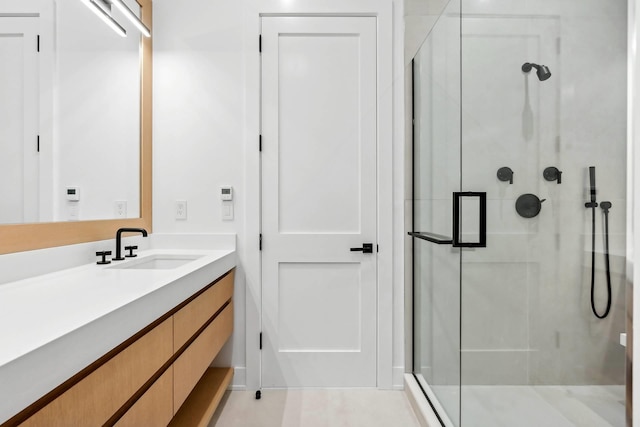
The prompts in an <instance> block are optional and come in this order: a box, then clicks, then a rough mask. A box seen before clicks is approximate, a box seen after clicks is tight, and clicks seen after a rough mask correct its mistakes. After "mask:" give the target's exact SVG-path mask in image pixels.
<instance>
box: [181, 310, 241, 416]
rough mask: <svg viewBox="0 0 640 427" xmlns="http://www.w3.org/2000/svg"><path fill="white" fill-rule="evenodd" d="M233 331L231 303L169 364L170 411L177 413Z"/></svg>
mask: <svg viewBox="0 0 640 427" xmlns="http://www.w3.org/2000/svg"><path fill="white" fill-rule="evenodd" d="M232 330H233V302H231V303H229V305H228V306H227V307H226V308H225V309H224V310H223V311H222V313H220V314H219V315H218V316H217V317H216V318H215V320H214V321H213V322H211V324H210V325H209V326H207V328H206V329H205V330H204V331H202V333H201V334H200V335H199V336H198V338H197V339H196V340H195V341H194V342H193V343H191V345H190V346H189V347H188V348H187V349H186V350H185V351H184V353H182V355H181V356H180V357H179V358H178V359H177V360H176V361H175V362H174V363H173V385H174V388H173V410H174V412H178V409H180V405H182V403H184V401H185V400H186V398H187V396H188V395H189V393H191V390H193V388H194V387H195V385H196V384H197V383H198V381H199V380H200V377H202V374H204V372H205V371H206V370H207V368H208V367H209V365H210V364H211V362H212V361H213V359H214V358H215V357H216V355H217V354H218V352H219V351H220V349H221V348H222V346H223V345H224V343H225V342H226V341H227V339H228V338H229V337H230V336H231V332H232Z"/></svg>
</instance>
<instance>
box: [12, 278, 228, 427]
mask: <svg viewBox="0 0 640 427" xmlns="http://www.w3.org/2000/svg"><path fill="white" fill-rule="evenodd" d="M233 281H234V270H230V271H229V272H227V273H226V274H225V275H223V276H222V277H220V278H218V279H217V280H215V281H214V282H212V283H211V284H210V285H208V286H207V287H205V288H204V289H203V290H201V291H200V292H198V293H196V294H195V295H194V296H192V297H190V298H189V299H187V300H186V301H184V302H183V303H181V304H180V305H178V306H177V307H176V308H174V309H173V310H171V311H170V312H168V313H167V314H165V315H164V316H162V317H161V318H160V319H158V320H157V321H156V322H154V323H153V324H152V325H150V326H149V327H148V328H146V329H145V330H143V331H142V332H141V333H139V334H138V335H139V336H138V335H136V336H135V337H134V338H132V339H131V340H129V341H131V342H129V341H127V343H125V344H123V345H121V346H120V347H118V348H117V349H116V350H114V351H113V352H112V353H113V354H112V353H110V354H109V355H107V356H108V357H105V358H103V359H106V360H102V359H101V360H100V361H98V362H96V363H94V364H93V365H92V366H91V367H90V368H88V369H85V370H84V371H82V372H81V374H79V375H81V376H82V378H81V379H78V378H76V377H78V376H76V377H74V378H73V379H71V380H69V381H67V383H65V384H63V385H62V386H60V387H58V388H57V389H56V390H54V391H53V392H52V393H49V394H48V395H47V396H45V397H44V398H43V399H41V400H40V401H38V402H36V403H34V404H33V405H32V406H31V407H29V408H27V409H25V410H24V411H23V412H21V413H20V414H18V415H16V416H15V417H13V418H12V419H10V420H9V421H7V422H6V423H4V424H2V426H0V427H8V426H17V425H20V426H25V427H40V426H46V427H57V426H60V427H68V426H83V427H84V426H86V427H90V426H112V425H115V426H118V427H128V426H132V427H133V426H145V427H154V426H166V425H169V424H170V423H171V425H179V426H181V427H182V426H191V425H194V426H196V425H207V424H208V422H209V419H210V418H211V416H212V415H213V412H214V411H215V408H216V406H217V404H218V403H219V401H220V399H221V397H222V394H223V393H224V390H226V388H227V386H228V385H229V383H230V381H231V378H232V375H233V370H232V369H231V368H209V365H210V364H211V362H212V361H213V359H214V358H215V356H216V355H217V354H218V352H219V351H220V349H221V348H222V346H223V345H224V344H225V342H226V341H227V340H228V339H229V337H230V336H231V333H232V331H233V298H232V297H233ZM88 370H90V372H87V371H88ZM199 382H200V383H199ZM181 407H182V409H181ZM176 414H177V415H179V416H176ZM27 417H28V418H27ZM172 419H173V422H172Z"/></svg>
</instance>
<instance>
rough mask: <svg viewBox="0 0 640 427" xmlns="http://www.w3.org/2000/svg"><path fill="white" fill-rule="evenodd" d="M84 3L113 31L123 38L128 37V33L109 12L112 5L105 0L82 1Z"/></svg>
mask: <svg viewBox="0 0 640 427" xmlns="http://www.w3.org/2000/svg"><path fill="white" fill-rule="evenodd" d="M82 3H84V4H85V5H86V6H87V7H88V8H89V9H91V11H92V12H93V13H95V14H96V16H97V17H98V18H100V19H102V21H104V23H105V24H107V25H108V26H109V27H110V28H111V29H112V30H113V31H115V32H116V33H117V34H118V35H120V36H122V37H126V36H127V32H126V31H125V29H124V28H122V26H121V25H120V24H118V23H117V22H116V20H115V19H113V18H112V17H111V15H110V14H109V12H111V5H109V4H107V3H105V2H104V1H103V0H82Z"/></svg>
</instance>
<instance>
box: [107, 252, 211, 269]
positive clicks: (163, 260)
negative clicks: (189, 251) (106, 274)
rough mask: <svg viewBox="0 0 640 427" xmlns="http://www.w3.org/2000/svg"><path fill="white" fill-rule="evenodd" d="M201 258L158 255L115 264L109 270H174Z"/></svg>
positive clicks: (196, 256)
mask: <svg viewBox="0 0 640 427" xmlns="http://www.w3.org/2000/svg"><path fill="white" fill-rule="evenodd" d="M199 258H202V255H168V254H158V255H151V256H148V257H144V258H140V259H137V260H132V261H128V262H125V263H122V264H115V265H112V266H110V267H109V268H116V269H131V270H172V269H174V268H178V267H181V266H183V265H185V264H188V263H190V262H191V261H195V260H197V259H199Z"/></svg>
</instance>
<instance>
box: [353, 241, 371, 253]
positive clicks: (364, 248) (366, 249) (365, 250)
mask: <svg viewBox="0 0 640 427" xmlns="http://www.w3.org/2000/svg"><path fill="white" fill-rule="evenodd" d="M351 252H362V253H363V254H372V253H373V243H363V244H362V247H361V248H351Z"/></svg>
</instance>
